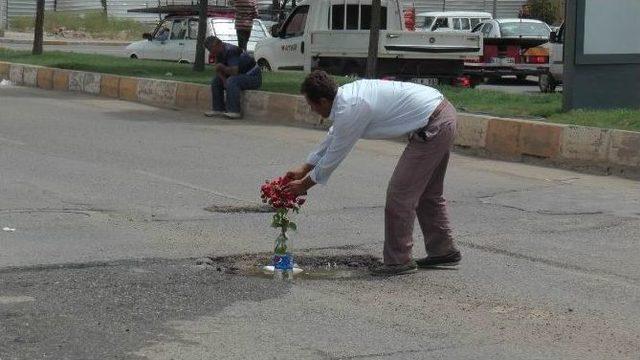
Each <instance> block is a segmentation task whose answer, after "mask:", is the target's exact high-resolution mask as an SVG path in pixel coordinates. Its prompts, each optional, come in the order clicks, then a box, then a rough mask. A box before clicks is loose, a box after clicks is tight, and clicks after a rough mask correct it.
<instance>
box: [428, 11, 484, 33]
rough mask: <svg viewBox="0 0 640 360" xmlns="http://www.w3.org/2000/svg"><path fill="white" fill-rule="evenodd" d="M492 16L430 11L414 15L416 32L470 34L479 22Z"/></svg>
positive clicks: (466, 12)
mask: <svg viewBox="0 0 640 360" xmlns="http://www.w3.org/2000/svg"><path fill="white" fill-rule="evenodd" d="M491 19H493V16H491V13H488V12H480V11H431V12H423V13H419V14H416V31H464V32H471V30H472V29H473V28H474V27H476V26H477V25H478V24H479V23H480V22H482V21H486V20H491Z"/></svg>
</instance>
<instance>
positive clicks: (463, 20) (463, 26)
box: [460, 18, 471, 30]
mask: <svg viewBox="0 0 640 360" xmlns="http://www.w3.org/2000/svg"><path fill="white" fill-rule="evenodd" d="M460 28H461V29H462V30H471V25H470V24H469V19H468V18H461V19H460Z"/></svg>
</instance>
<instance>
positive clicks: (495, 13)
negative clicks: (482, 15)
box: [492, 0, 498, 19]
mask: <svg viewBox="0 0 640 360" xmlns="http://www.w3.org/2000/svg"><path fill="white" fill-rule="evenodd" d="M492 14H493V18H494V19H495V18H497V17H498V0H493V13H492Z"/></svg>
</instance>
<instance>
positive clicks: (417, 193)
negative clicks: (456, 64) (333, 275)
mask: <svg viewBox="0 0 640 360" xmlns="http://www.w3.org/2000/svg"><path fill="white" fill-rule="evenodd" d="M455 130H456V110H455V108H454V107H453V106H452V105H451V104H450V103H449V102H448V101H447V100H446V99H445V100H443V101H442V102H441V103H440V105H438V107H437V108H436V110H435V112H434V113H433V114H432V115H431V117H430V118H429V122H428V125H427V127H426V131H425V135H426V136H425V138H426V140H424V139H422V138H421V137H420V136H418V134H416V133H412V134H410V135H409V144H408V145H407V147H406V148H405V150H404V152H403V153H402V156H401V157H400V160H399V161H398V164H397V165H396V168H395V171H394V172H393V176H392V177H391V180H390V181H389V187H388V189H387V202H386V206H385V240H384V254H383V255H384V263H385V264H387V265H393V264H406V263H408V262H409V261H410V260H411V249H412V248H413V225H414V222H415V218H416V217H417V218H418V222H419V223H420V228H421V229H422V233H423V235H424V242H425V248H426V250H427V254H428V255H430V256H442V255H447V254H449V253H451V252H453V251H457V248H456V245H455V243H454V241H453V238H452V237H451V228H450V227H449V218H448V216H447V205H446V201H445V199H444V197H443V196H442V193H443V188H444V176H445V173H446V172H447V164H448V163H449V154H450V151H451V147H452V145H453V138H454V135H455Z"/></svg>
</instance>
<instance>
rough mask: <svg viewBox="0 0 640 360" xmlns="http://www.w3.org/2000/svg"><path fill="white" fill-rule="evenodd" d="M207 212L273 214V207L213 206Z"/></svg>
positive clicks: (207, 208)
mask: <svg viewBox="0 0 640 360" xmlns="http://www.w3.org/2000/svg"><path fill="white" fill-rule="evenodd" d="M204 209H205V210H206V211H209V212H215V213H272V212H275V210H273V207H271V206H267V205H262V204H260V205H244V206H237V205H211V206H209V207H206V208H204Z"/></svg>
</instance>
